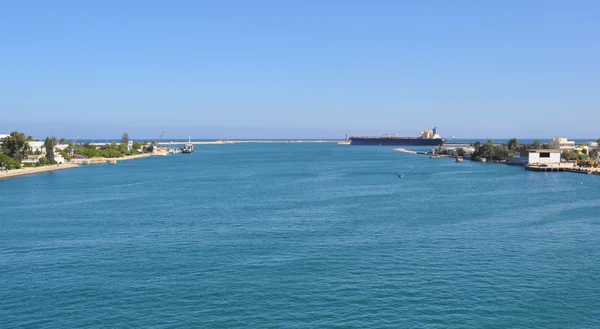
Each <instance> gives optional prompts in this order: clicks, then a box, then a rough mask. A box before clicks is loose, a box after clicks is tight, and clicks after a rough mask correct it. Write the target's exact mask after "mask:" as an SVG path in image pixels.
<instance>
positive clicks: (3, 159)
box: [0, 153, 21, 169]
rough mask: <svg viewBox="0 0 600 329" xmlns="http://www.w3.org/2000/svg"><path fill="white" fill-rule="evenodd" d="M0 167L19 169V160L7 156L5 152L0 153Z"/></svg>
mask: <svg viewBox="0 0 600 329" xmlns="http://www.w3.org/2000/svg"><path fill="white" fill-rule="evenodd" d="M0 168H8V169H20V168H21V162H19V161H17V160H15V159H13V158H11V157H9V156H8V155H6V154H2V153H0Z"/></svg>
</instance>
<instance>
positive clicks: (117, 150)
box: [65, 143, 138, 159]
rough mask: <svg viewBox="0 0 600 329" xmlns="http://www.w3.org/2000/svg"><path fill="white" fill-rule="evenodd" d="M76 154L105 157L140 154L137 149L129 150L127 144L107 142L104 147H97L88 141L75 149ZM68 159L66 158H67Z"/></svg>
mask: <svg viewBox="0 0 600 329" xmlns="http://www.w3.org/2000/svg"><path fill="white" fill-rule="evenodd" d="M75 153H76V154H81V155H83V156H85V157H88V158H95V157H104V158H120V157H122V156H125V155H135V154H138V151H137V149H135V148H132V149H131V150H127V144H117V143H112V144H107V145H106V146H105V147H104V148H103V149H96V147H95V146H93V145H91V144H89V143H86V144H84V145H82V146H81V147H80V148H78V149H76V150H75ZM65 159H66V158H65Z"/></svg>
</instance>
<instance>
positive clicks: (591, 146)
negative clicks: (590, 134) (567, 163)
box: [578, 142, 598, 150]
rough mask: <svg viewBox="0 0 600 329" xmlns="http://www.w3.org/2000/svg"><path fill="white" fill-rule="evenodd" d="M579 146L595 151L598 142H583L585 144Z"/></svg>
mask: <svg viewBox="0 0 600 329" xmlns="http://www.w3.org/2000/svg"><path fill="white" fill-rule="evenodd" d="M578 146H587V149H588V150H595V149H597V148H598V143H597V142H583V143H581V144H579V145H578Z"/></svg>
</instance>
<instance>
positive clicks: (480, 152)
mask: <svg viewBox="0 0 600 329" xmlns="http://www.w3.org/2000/svg"><path fill="white" fill-rule="evenodd" d="M509 154H510V152H509V150H508V149H507V148H506V147H504V146H502V145H495V144H494V142H493V141H491V140H489V141H487V142H485V144H483V145H481V147H479V148H478V149H476V150H475V152H474V153H473V158H474V159H475V160H477V159H480V158H486V159H487V160H491V161H502V160H506V158H508V156H509Z"/></svg>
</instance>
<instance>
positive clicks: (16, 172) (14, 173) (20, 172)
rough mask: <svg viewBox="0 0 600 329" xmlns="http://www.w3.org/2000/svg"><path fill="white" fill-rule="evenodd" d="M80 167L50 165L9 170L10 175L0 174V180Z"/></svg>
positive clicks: (67, 164) (65, 164)
mask: <svg viewBox="0 0 600 329" xmlns="http://www.w3.org/2000/svg"><path fill="white" fill-rule="evenodd" d="M78 167H79V165H77V164H75V163H63V164H60V165H49V166H43V167H28V168H21V169H13V170H9V171H8V173H7V172H6V171H2V172H0V180H3V179H8V178H13V177H20V176H28V175H35V174H41V173H46V172H53V171H57V170H63V169H71V168H78Z"/></svg>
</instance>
